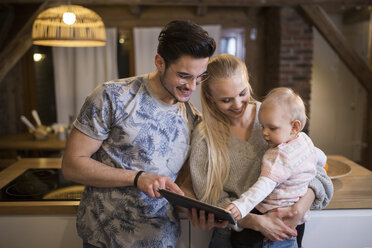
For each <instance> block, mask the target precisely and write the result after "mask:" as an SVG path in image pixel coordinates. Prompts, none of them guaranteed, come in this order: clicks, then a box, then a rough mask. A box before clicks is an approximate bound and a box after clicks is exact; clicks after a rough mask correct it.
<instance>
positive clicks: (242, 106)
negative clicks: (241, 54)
mask: <svg viewBox="0 0 372 248" xmlns="http://www.w3.org/2000/svg"><path fill="white" fill-rule="evenodd" d="M209 88H210V91H211V92H210V93H211V97H212V100H213V101H214V102H215V104H216V105H217V108H218V109H219V110H220V111H221V112H222V113H223V114H224V115H226V117H227V118H228V119H229V120H230V121H236V120H239V119H240V118H242V117H243V116H244V113H245V110H246V108H247V106H248V103H249V99H250V92H249V88H248V84H247V79H246V76H245V74H244V73H243V72H238V73H236V74H235V76H233V77H229V78H221V79H218V80H216V81H213V82H210V85H209Z"/></svg>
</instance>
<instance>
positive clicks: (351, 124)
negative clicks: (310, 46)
mask: <svg viewBox="0 0 372 248" xmlns="http://www.w3.org/2000/svg"><path fill="white" fill-rule="evenodd" d="M330 17H331V18H332V20H333V21H334V23H335V25H336V26H338V28H339V29H340V30H342V31H343V32H344V31H345V33H344V35H345V36H347V37H350V38H348V40H349V42H350V44H352V46H353V47H354V48H355V50H356V51H357V52H358V53H360V54H361V55H362V54H363V57H364V59H366V54H367V53H366V50H367V49H368V25H366V24H365V23H360V24H355V25H351V26H347V27H342V24H341V23H342V22H341V20H342V19H341V16H339V15H330ZM311 84H312V89H311V91H312V93H311V101H310V106H311V109H310V130H309V134H310V136H311V138H312V140H313V142H314V144H315V145H316V146H318V147H319V148H321V149H322V150H323V151H324V152H325V153H326V154H339V155H343V156H345V157H347V158H349V159H351V160H353V161H355V162H360V160H361V148H362V146H363V143H362V137H363V130H364V125H365V117H366V114H365V113H366V105H367V93H366V91H365V90H364V88H363V87H362V86H361V84H360V83H359V82H358V81H357V80H356V78H355V77H354V76H353V75H352V73H351V72H350V71H349V69H348V68H347V67H346V66H345V65H344V63H343V62H342V61H341V60H340V58H339V57H338V55H337V54H336V53H335V52H334V50H333V49H332V48H331V47H330V46H329V45H328V43H327V42H326V41H325V40H324V38H323V36H322V35H321V34H320V33H319V32H318V31H317V30H316V29H315V28H314V56H313V72H312V82H311Z"/></svg>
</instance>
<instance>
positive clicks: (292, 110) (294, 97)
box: [261, 87, 307, 131]
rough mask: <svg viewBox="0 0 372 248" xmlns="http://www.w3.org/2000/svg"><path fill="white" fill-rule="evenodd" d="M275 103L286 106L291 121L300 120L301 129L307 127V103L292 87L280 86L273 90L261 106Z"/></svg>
mask: <svg viewBox="0 0 372 248" xmlns="http://www.w3.org/2000/svg"><path fill="white" fill-rule="evenodd" d="M273 104H274V105H275V106H277V105H279V106H281V107H283V108H285V111H286V112H287V113H288V114H289V117H290V119H291V120H290V121H294V120H298V121H300V123H301V130H302V129H303V128H304V127H305V125H306V120H307V116H306V108H305V104H304V102H303V101H302V99H301V97H300V96H299V95H298V94H296V93H295V92H294V91H293V90H292V89H290V88H287V87H278V88H275V89H273V90H271V91H270V92H269V93H268V94H267V95H266V97H265V99H264V100H263V102H262V105H261V108H265V107H266V106H268V105H273ZM301 130H300V131H301Z"/></svg>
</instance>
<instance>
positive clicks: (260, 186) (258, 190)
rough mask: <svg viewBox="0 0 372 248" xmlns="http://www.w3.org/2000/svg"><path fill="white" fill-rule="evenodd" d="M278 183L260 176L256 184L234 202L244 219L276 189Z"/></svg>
mask: <svg viewBox="0 0 372 248" xmlns="http://www.w3.org/2000/svg"><path fill="white" fill-rule="evenodd" d="M276 185H277V183H276V182H275V181H273V180H271V179H270V178H268V177H264V176H260V177H259V178H258V180H257V182H256V183H255V184H253V186H252V187H250V188H249V189H248V190H247V191H246V192H244V193H243V194H242V195H241V196H240V198H239V199H237V200H235V201H233V202H232V204H234V205H235V206H236V208H237V209H238V210H239V212H240V217H241V218H244V217H245V216H246V215H247V214H248V213H249V212H250V211H251V210H252V209H253V208H254V207H255V206H256V205H257V204H258V203H260V202H262V201H263V200H264V199H265V198H266V197H267V196H268V195H269V194H270V193H271V192H272V191H273V190H274V188H275V187H276Z"/></svg>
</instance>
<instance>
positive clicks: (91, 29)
mask: <svg viewBox="0 0 372 248" xmlns="http://www.w3.org/2000/svg"><path fill="white" fill-rule="evenodd" d="M32 43H33V44H35V45H41V46H59V47H95V46H105V45H106V32H105V25H104V24H103V22H102V19H101V17H100V16H99V15H98V14H97V13H95V12H94V11H92V10H90V9H87V8H84V7H82V6H79V5H61V6H58V7H53V8H49V9H47V10H44V11H43V12H41V13H40V14H39V15H38V16H37V17H36V19H35V21H34V24H33V26H32Z"/></svg>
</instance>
